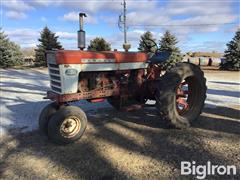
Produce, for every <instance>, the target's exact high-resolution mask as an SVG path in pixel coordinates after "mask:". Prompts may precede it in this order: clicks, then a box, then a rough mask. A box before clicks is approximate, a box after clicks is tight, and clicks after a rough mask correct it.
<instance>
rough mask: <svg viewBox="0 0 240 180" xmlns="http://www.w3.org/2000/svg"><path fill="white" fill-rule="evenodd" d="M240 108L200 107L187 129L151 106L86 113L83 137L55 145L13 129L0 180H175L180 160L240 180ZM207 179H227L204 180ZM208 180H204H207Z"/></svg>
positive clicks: (6, 140) (4, 142)
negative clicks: (227, 170)
mask: <svg viewBox="0 0 240 180" xmlns="http://www.w3.org/2000/svg"><path fill="white" fill-rule="evenodd" d="M239 108H240V107H239V106H235V107H228V108H223V107H218V108H205V110H204V113H203V114H202V115H201V116H200V118H199V121H198V122H196V123H195V124H194V127H193V128H190V129H187V130H178V129H168V128H167V127H166V126H165V125H164V124H163V123H162V121H161V119H160V118H159V116H158V114H157V112H156V110H155V109H154V108H145V109H144V110H141V111H135V112H131V113H126V112H121V113H120V112H117V111H115V110H114V109H109V108H108V109H100V110H98V111H96V112H94V113H91V114H88V119H89V123H88V128H87V130H86V133H85V134H84V136H83V138H82V139H81V140H79V141H78V142H77V143H75V144H72V145H68V146H56V145H54V144H52V143H51V142H49V141H48V139H47V138H46V137H45V136H44V135H42V134H41V133H39V132H38V131H33V132H29V133H24V134H16V133H15V131H12V132H11V134H10V135H8V136H5V137H4V138H3V139H1V142H0V146H1V149H0V156H1V161H0V169H1V171H0V176H1V177H2V178H3V179H19V178H20V179H164V178H166V179H170V178H172V179H176V178H178V179H179V178H182V179H183V178H184V179H186V178H189V179H192V178H193V177H191V176H180V162H181V161H196V162H197V164H206V162H207V161H211V162H212V163H213V164H218V165H235V166H237V172H238V174H237V176H232V177H231V178H232V179H239V178H240V174H239V172H240V148H239V147H240V141H239V139H240V122H239V121H238V119H239ZM209 178H210V179H211V178H213V179H219V178H230V177H216V176H209ZM209 178H208V179H209Z"/></svg>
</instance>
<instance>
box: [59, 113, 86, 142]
mask: <svg viewBox="0 0 240 180" xmlns="http://www.w3.org/2000/svg"><path fill="white" fill-rule="evenodd" d="M80 129H81V121H80V119H79V118H78V117H76V116H70V117H68V118H66V119H65V120H64V121H63V122H62V124H61V126H60V133H61V135H62V136H63V137H65V138H71V137H74V136H75V135H76V134H77V133H78V132H79V131H80Z"/></svg>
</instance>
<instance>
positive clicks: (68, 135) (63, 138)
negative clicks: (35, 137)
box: [48, 106, 87, 145]
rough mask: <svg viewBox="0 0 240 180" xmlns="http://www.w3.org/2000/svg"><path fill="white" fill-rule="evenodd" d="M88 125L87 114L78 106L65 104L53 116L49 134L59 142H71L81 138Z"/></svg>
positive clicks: (53, 139)
mask: <svg viewBox="0 0 240 180" xmlns="http://www.w3.org/2000/svg"><path fill="white" fill-rule="evenodd" d="M86 127H87V117H86V114H85V113H84V112H83V111H82V110H81V109H80V108H78V107H75V106H65V107H62V108H61V109H59V110H58V111H57V112H56V113H55V114H54V115H53V116H52V117H51V119H50V121H49V123H48V136H49V138H50V140H52V141H53V142H55V143H57V144H62V145H64V144H69V143H73V142H75V141H77V140H78V139H80V138H81V136H82V135H83V133H84V131H85V129H86Z"/></svg>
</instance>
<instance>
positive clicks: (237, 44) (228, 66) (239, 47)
mask: <svg viewBox="0 0 240 180" xmlns="http://www.w3.org/2000/svg"><path fill="white" fill-rule="evenodd" d="M224 57H225V61H224V62H222V63H221V64H220V69H225V70H237V71H239V70H240V29H238V30H237V32H236V34H235V36H234V37H233V39H232V40H231V41H230V42H229V43H228V44H227V50H226V51H225V55H224Z"/></svg>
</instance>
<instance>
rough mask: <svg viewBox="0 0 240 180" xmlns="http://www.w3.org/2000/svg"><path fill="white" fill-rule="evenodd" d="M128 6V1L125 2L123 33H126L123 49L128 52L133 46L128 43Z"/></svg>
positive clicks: (124, 0)
mask: <svg viewBox="0 0 240 180" xmlns="http://www.w3.org/2000/svg"><path fill="white" fill-rule="evenodd" d="M126 12H127V5H126V0H123V32H124V43H123V49H124V50H125V51H126V52H127V51H128V50H129V49H130V48H131V45H130V44H128V43H127V16H126Z"/></svg>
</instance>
